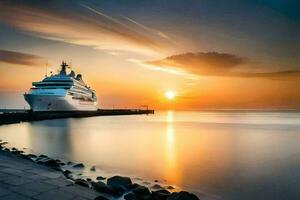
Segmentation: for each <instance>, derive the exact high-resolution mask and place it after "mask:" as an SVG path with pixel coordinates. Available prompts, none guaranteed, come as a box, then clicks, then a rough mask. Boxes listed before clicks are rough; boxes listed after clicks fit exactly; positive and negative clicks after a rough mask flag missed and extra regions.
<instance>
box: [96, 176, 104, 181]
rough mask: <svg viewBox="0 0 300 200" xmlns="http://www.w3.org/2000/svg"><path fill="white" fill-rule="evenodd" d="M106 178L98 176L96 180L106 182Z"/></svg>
mask: <svg viewBox="0 0 300 200" xmlns="http://www.w3.org/2000/svg"><path fill="white" fill-rule="evenodd" d="M105 179H106V178H105V177H103V176H97V178H96V180H98V181H102V180H105Z"/></svg>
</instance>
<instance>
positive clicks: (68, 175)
mask: <svg viewBox="0 0 300 200" xmlns="http://www.w3.org/2000/svg"><path fill="white" fill-rule="evenodd" d="M62 173H63V175H64V176H65V177H66V178H69V179H71V178H72V172H71V171H69V170H65V171H63V172H62Z"/></svg>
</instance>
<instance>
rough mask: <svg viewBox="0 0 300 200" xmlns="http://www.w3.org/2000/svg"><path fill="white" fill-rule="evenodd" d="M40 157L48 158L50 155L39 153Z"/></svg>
mask: <svg viewBox="0 0 300 200" xmlns="http://www.w3.org/2000/svg"><path fill="white" fill-rule="evenodd" d="M39 158H48V156H46V155H44V154H41V155H39Z"/></svg>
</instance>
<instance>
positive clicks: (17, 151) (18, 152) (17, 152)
mask: <svg viewBox="0 0 300 200" xmlns="http://www.w3.org/2000/svg"><path fill="white" fill-rule="evenodd" d="M12 153H13V154H17V155H20V154H22V153H24V151H19V150H15V151H12Z"/></svg>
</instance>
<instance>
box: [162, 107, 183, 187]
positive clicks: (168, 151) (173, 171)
mask: <svg viewBox="0 0 300 200" xmlns="http://www.w3.org/2000/svg"><path fill="white" fill-rule="evenodd" d="M166 118H167V127H166V140H165V141H166V145H165V178H166V181H167V182H168V183H173V184H174V183H176V184H178V183H179V179H180V172H179V169H178V164H177V156H176V134H175V131H174V124H173V120H174V118H173V111H168V112H167V116H166Z"/></svg>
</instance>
